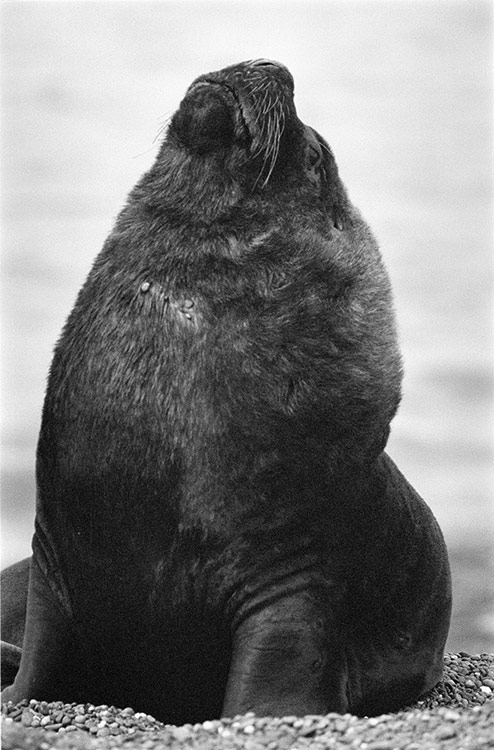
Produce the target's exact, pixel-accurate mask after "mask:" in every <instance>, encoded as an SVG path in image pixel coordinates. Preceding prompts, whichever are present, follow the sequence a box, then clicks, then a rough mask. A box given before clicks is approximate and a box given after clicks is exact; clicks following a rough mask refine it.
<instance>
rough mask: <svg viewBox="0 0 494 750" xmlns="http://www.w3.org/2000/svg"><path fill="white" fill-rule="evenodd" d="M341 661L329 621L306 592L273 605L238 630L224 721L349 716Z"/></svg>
mask: <svg viewBox="0 0 494 750" xmlns="http://www.w3.org/2000/svg"><path fill="white" fill-rule="evenodd" d="M329 644H330V645H329ZM342 656H343V649H342V648H341V644H339V643H337V638H335V639H334V640H333V639H331V638H330V637H329V634H328V626H327V620H326V618H324V617H323V616H321V612H320V611H319V609H318V608H317V607H316V606H315V604H314V603H313V602H312V601H311V599H310V597H309V596H308V594H307V593H306V592H300V593H296V594H292V595H288V596H287V597H285V598H283V599H278V600H277V601H274V602H271V603H270V604H268V605H266V606H264V607H262V608H261V609H257V611H255V612H254V613H253V614H250V615H248V616H247V617H246V618H245V619H244V620H243V621H242V622H241V624H240V625H239V626H238V627H237V628H236V631H235V634H234V642H233V657H232V663H231V668H230V674H229V678H228V684H227V689H226V695H225V702H224V705H223V712H222V715H223V716H230V717H231V716H235V715H236V714H243V713H246V712H247V711H253V712H254V713H255V714H257V715H258V716H287V715H290V714H297V715H300V716H302V715H304V714H325V713H327V711H329V710H332V711H338V712H341V713H344V712H345V711H346V710H347V705H348V704H347V699H346V669H345V665H344V663H343V661H342ZM328 675H330V677H328Z"/></svg>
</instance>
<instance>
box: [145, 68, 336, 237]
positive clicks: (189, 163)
mask: <svg viewBox="0 0 494 750" xmlns="http://www.w3.org/2000/svg"><path fill="white" fill-rule="evenodd" d="M293 95H294V83H293V78H292V76H291V74H290V72H289V71H288V69H287V68H286V67H285V66H284V65H282V64H281V63H278V62H273V61H271V60H264V59H262V60H252V61H248V62H242V63H239V64H238V65H232V66H229V67H227V68H224V69H222V70H220V71H217V72H213V73H207V74H205V75H202V76H200V77H199V78H197V79H196V80H195V81H194V82H193V83H192V84H191V86H190V87H189V88H188V90H187V92H186V95H185V97H184V99H183V100H182V102H181V104H180V107H179V109H178V110H177V112H176V113H175V114H174V115H173V117H172V119H171V122H170V125H169V128H168V132H167V135H166V138H165V141H164V143H163V146H162V150H161V152H160V155H159V157H158V160H157V163H156V169H157V170H158V172H159V174H160V181H161V186H162V187H163V186H164V183H163V180H166V175H168V176H169V177H170V180H169V181H168V184H167V186H166V187H167V192H168V195H169V196H170V197H171V200H172V201H173V196H176V197H177V198H179V199H178V200H175V201H174V203H175V208H176V209H178V208H179V204H180V206H181V209H182V210H184V207H185V206H186V205H187V206H188V207H189V208H192V206H193V207H194V208H193V210H194V212H195V213H196V215H197V212H199V213H201V214H204V213H205V212H206V213H208V215H210V214H211V210H212V206H214V207H215V214H216V215H218V213H221V210H222V209H225V208H229V207H231V206H233V205H235V204H238V203H239V202H240V201H241V200H242V199H243V198H245V197H246V196H252V195H255V194H260V193H264V195H267V194H269V195H271V196H272V195H276V196H277V197H280V196H281V195H282V194H287V193H292V194H293V192H294V191H296V192H297V199H298V200H299V201H300V200H304V198H305V199H307V200H308V201H313V200H314V199H317V198H321V197H326V198H327V197H330V196H334V195H335V194H336V193H340V194H341V193H342V192H343V188H342V186H341V185H340V183H339V179H338V172H337V168H336V164H335V161H334V158H333V155H332V153H331V150H330V148H329V146H328V145H327V144H326V143H325V141H324V140H323V139H322V138H321V137H320V136H319V135H318V134H317V133H316V132H315V131H314V130H313V129H312V128H310V127H308V126H306V125H304V123H302V122H301V121H300V120H299V118H298V116H297V112H296V109H295V104H294V100H293ZM191 186H193V188H194V195H192V194H191V192H190V187H191ZM198 198H199V200H198ZM168 202H169V201H168ZM334 203H335V201H334V200H333V201H332V204H334ZM335 223H336V222H335Z"/></svg>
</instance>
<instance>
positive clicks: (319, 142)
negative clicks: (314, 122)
mask: <svg viewBox="0 0 494 750" xmlns="http://www.w3.org/2000/svg"><path fill="white" fill-rule="evenodd" d="M306 141H307V142H306V152H305V168H306V172H307V177H308V178H309V180H310V181H311V182H312V183H313V184H315V185H318V186H319V187H320V189H321V191H322V190H324V192H325V193H326V194H327V197H328V200H329V201H330V205H331V218H332V221H333V225H334V227H335V229H338V230H339V231H340V232H341V231H343V229H344V224H343V216H344V211H343V209H342V207H341V205H340V201H339V200H338V196H339V194H340V192H341V188H342V186H341V183H340V178H339V176H338V167H337V166H336V162H335V159H334V156H333V152H332V151H331V149H330V147H329V146H328V144H327V143H326V141H325V140H324V139H323V138H321V136H320V135H319V133H317V132H316V131H315V130H314V129H313V128H311V127H308V126H307V127H306Z"/></svg>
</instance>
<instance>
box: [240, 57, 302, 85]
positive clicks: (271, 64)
mask: <svg viewBox="0 0 494 750" xmlns="http://www.w3.org/2000/svg"><path fill="white" fill-rule="evenodd" d="M248 65H249V68H267V70H269V68H272V71H273V73H274V72H275V71H279V72H281V73H282V74H284V75H285V77H286V78H287V79H288V80H289V81H290V84H291V86H292V89H293V86H294V81H293V76H292V74H291V73H290V71H289V70H288V68H287V67H286V65H283V63H280V62H278V61H277V60H269V59H268V58H267V57H260V58H259V59H257V60H250V61H249V63H248Z"/></svg>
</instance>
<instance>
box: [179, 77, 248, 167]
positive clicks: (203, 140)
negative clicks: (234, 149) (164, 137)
mask: <svg viewBox="0 0 494 750" xmlns="http://www.w3.org/2000/svg"><path fill="white" fill-rule="evenodd" d="M172 126H173V129H174V131H175V132H176V133H177V135H178V136H179V138H180V140H181V142H182V143H183V145H184V146H185V147H186V148H189V149H190V150H192V151H195V152H196V153H199V154H206V153H209V152H210V151H215V150H217V149H219V148H225V147H228V146H230V145H231V143H232V141H233V138H234V122H233V118H232V111H231V107H230V106H229V103H228V102H227V101H226V100H225V97H224V95H222V93H221V92H220V91H219V90H218V89H216V88H215V87H214V86H211V85H208V84H203V85H198V86H197V87H195V88H194V89H193V90H191V91H190V93H189V94H188V96H186V97H185V99H184V100H183V101H182V103H181V105H180V109H179V110H178V112H177V113H176V114H175V116H174V117H173V120H172Z"/></svg>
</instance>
